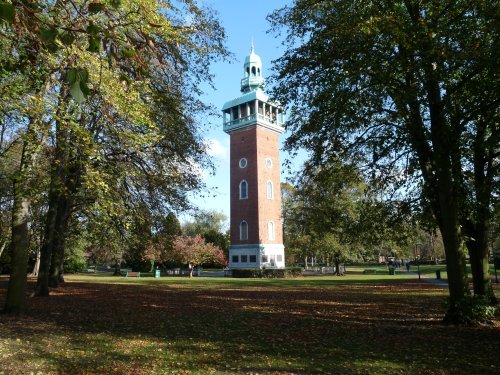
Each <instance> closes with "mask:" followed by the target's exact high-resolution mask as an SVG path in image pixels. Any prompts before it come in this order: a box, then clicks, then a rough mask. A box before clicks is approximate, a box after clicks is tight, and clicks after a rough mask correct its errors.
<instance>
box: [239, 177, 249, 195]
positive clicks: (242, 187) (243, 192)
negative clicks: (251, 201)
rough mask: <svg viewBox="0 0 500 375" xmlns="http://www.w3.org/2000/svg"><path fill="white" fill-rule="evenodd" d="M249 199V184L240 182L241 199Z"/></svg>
mask: <svg viewBox="0 0 500 375" xmlns="http://www.w3.org/2000/svg"><path fill="white" fill-rule="evenodd" d="M247 198H248V182H246V181H245V180H243V181H241V182H240V199H247Z"/></svg>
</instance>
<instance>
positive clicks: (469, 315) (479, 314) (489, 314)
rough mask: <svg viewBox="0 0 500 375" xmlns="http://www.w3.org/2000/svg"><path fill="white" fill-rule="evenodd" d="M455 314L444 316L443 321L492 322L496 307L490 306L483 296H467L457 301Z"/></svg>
mask: <svg viewBox="0 0 500 375" xmlns="http://www.w3.org/2000/svg"><path fill="white" fill-rule="evenodd" d="M457 307H458V308H457V309H454V311H457V313H456V314H457V316H449V315H447V316H446V317H445V321H449V322H455V323H465V324H474V323H492V322H493V318H494V316H495V312H496V309H497V307H496V306H492V305H491V304H490V303H489V302H488V300H487V298H485V297H484V296H467V297H466V298H465V299H464V300H463V301H461V302H460V303H458V306H457Z"/></svg>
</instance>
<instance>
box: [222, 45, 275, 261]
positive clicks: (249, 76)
mask: <svg viewBox="0 0 500 375" xmlns="http://www.w3.org/2000/svg"><path fill="white" fill-rule="evenodd" d="M263 87H264V78H263V77H262V63H261V60H260V57H259V56H258V55H256V54H255V53H254V49H253V45H252V48H251V51H250V55H249V56H247V57H246V59H245V64H244V78H243V79H242V80H241V92H242V95H241V96H239V97H237V98H235V99H233V100H230V101H229V102H227V103H226V104H224V107H223V108H222V111H223V116H224V131H225V132H226V133H228V134H229V135H230V137H231V153H230V154H231V157H230V159H231V161H230V175H231V182H230V187H231V193H230V195H231V227H230V231H231V247H230V249H229V267H230V268H283V267H285V254H284V246H283V229H282V223H281V193H280V162H279V152H278V139H279V135H280V134H281V133H283V132H284V129H283V127H282V125H283V123H284V116H283V111H282V110H281V108H280V107H279V106H277V105H276V103H272V102H269V97H268V96H267V95H266V94H265V93H264V91H263V90H262V89H263Z"/></svg>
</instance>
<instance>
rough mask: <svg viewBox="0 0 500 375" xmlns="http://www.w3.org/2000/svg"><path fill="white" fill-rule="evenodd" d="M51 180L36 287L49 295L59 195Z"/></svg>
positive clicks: (36, 292)
mask: <svg viewBox="0 0 500 375" xmlns="http://www.w3.org/2000/svg"><path fill="white" fill-rule="evenodd" d="M53 183H55V181H51V187H50V191H49V209H48V211H47V216H46V217H47V218H46V222H45V235H44V238H43V243H42V246H41V248H40V268H39V270H38V279H37V284H36V289H35V295H37V296H43V297H45V296H48V295H49V275H50V263H51V260H52V249H53V246H54V236H55V233H56V230H55V228H56V217H57V203H58V201H57V195H56V193H55V191H54V190H55V189H54V187H53V186H52V184H53Z"/></svg>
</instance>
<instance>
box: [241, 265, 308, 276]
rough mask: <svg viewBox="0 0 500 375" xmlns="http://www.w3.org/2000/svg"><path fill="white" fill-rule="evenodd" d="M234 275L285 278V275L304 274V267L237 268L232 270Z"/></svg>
mask: <svg viewBox="0 0 500 375" xmlns="http://www.w3.org/2000/svg"><path fill="white" fill-rule="evenodd" d="M232 274H233V277H237V278H256V279H283V278H285V277H297V276H301V275H302V268H300V267H290V268H265V269H258V268H237V269H233V270H232Z"/></svg>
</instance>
